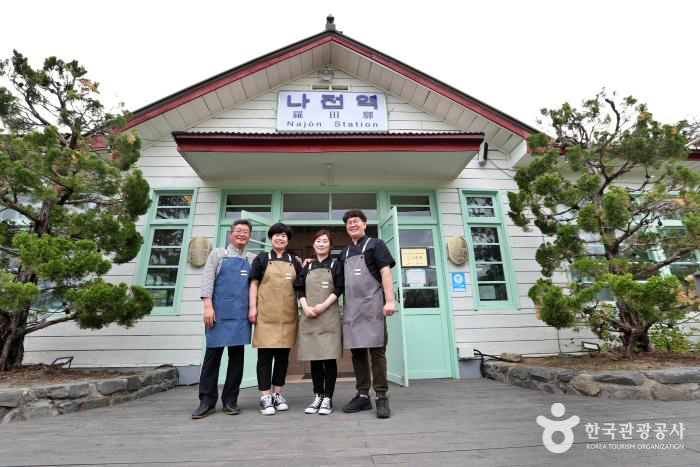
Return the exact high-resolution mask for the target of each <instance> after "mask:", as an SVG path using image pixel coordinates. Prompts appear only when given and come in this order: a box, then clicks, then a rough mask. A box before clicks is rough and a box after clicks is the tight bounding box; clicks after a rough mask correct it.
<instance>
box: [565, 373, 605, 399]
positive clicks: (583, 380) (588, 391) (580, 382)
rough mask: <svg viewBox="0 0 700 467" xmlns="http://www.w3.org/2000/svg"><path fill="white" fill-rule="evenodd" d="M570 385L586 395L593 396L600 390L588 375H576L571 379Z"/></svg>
mask: <svg viewBox="0 0 700 467" xmlns="http://www.w3.org/2000/svg"><path fill="white" fill-rule="evenodd" d="M571 386H573V388H574V389H576V390H577V391H578V392H579V393H581V394H584V395H586V396H592V397H595V396H597V395H598V393H599V392H600V385H599V384H598V383H596V382H595V381H593V380H592V379H590V377H589V376H583V375H578V376H577V377H575V378H574V379H572V380H571Z"/></svg>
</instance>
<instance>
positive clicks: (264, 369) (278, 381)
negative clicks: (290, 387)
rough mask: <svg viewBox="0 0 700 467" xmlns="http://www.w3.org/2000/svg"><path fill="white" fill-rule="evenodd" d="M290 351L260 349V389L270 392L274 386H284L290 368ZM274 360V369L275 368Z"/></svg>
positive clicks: (258, 367)
mask: <svg viewBox="0 0 700 467" xmlns="http://www.w3.org/2000/svg"><path fill="white" fill-rule="evenodd" d="M289 350H290V349H258V366H257V368H256V369H257V373H258V389H259V390H261V391H269V390H270V388H271V387H272V386H273V385H274V386H284V381H285V379H286V378H287V366H289ZM273 360H274V368H273Z"/></svg>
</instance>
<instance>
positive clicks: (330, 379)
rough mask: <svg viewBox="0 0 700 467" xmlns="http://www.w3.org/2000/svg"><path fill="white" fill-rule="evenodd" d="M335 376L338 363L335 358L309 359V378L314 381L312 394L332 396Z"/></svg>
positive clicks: (336, 375)
mask: <svg viewBox="0 0 700 467" xmlns="http://www.w3.org/2000/svg"><path fill="white" fill-rule="evenodd" d="M337 377H338V364H337V362H336V361H335V360H312V361H311V380H312V381H313V382H314V394H323V395H325V396H326V397H331V398H332V397H333V391H334V390H335V380H336V379H337Z"/></svg>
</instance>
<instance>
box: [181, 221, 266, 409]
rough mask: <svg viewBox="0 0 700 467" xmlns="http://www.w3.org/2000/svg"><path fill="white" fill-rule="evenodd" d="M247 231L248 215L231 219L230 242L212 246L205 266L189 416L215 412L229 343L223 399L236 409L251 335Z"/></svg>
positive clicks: (248, 224) (249, 260) (223, 401)
mask: <svg viewBox="0 0 700 467" xmlns="http://www.w3.org/2000/svg"><path fill="white" fill-rule="evenodd" d="M251 230H252V226H251V224H250V222H248V221H247V220H245V219H237V220H236V221H234V222H233V225H232V226H231V230H230V231H229V233H228V245H227V246H226V247H225V248H216V249H214V250H212V252H211V253H210V254H209V257H208V258H207V264H206V266H205V267H204V273H203V274H202V293H201V298H202V302H203V303H204V326H205V335H206V338H207V350H206V353H205V354H204V362H203V363H202V371H201V374H200V376H199V401H200V404H199V407H197V409H196V410H195V411H194V412H193V413H192V418H204V417H206V416H207V415H209V414H211V413H213V412H214V409H215V407H216V401H217V400H218V390H217V389H218V388H217V385H218V382H219V366H220V365H221V356H222V355H223V353H224V347H228V368H227V370H226V383H225V384H224V389H223V391H222V392H221V402H222V404H223V409H224V413H226V414H228V415H237V414H239V413H240V409H239V408H238V392H239V389H240V386H241V380H242V379H243V355H244V354H243V349H244V346H245V345H246V344H249V343H250V334H251V324H250V322H249V321H248V273H249V272H250V268H251V263H252V262H253V260H254V259H255V255H254V254H253V253H249V252H246V251H245V248H246V246H247V245H248V241H249V240H250V233H251Z"/></svg>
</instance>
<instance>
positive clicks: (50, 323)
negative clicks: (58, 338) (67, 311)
mask: <svg viewBox="0 0 700 467" xmlns="http://www.w3.org/2000/svg"><path fill="white" fill-rule="evenodd" d="M74 319H75V315H74V314H72V315H67V316H64V317H63V318H58V319H52V320H51V321H44V322H43V323H41V324H35V325H34V326H27V328H26V331H25V334H29V333H30V332H34V331H38V330H39V329H44V328H48V327H49V326H53V325H54V324H58V323H65V322H66V321H72V320H74Z"/></svg>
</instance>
